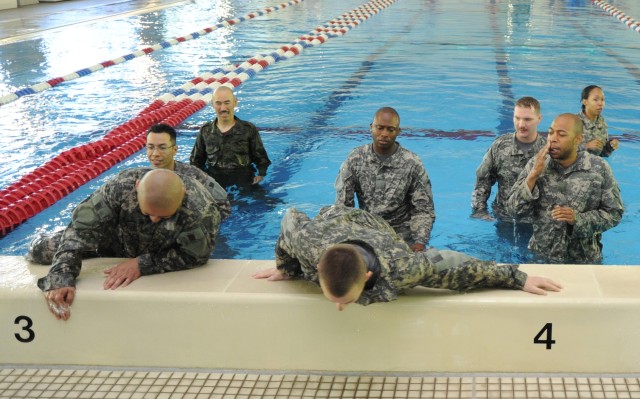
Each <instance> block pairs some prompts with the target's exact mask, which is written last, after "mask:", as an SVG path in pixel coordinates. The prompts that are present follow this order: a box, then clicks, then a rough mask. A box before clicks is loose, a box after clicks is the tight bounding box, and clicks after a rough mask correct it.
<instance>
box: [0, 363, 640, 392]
mask: <svg viewBox="0 0 640 399" xmlns="http://www.w3.org/2000/svg"><path fill="white" fill-rule="evenodd" d="M0 398H131V399H133V398H137V399H146V398H154V399H156V398H158V399H162V398H167V399H168V398H185V399H186V398H238V399H244V398H264V399H267V398H269V399H276V398H434V399H436V398H566V399H570V398H589V399H591V398H593V399H596V398H598V399H599V398H606V399H629V398H640V374H638V375H618V376H614V375H610V376H578V375H566V376H540V375H531V376H527V375H518V376H515V375H474V374H469V375H455V376H454V375H446V374H441V375H417V374H416V375H391V374H385V375H367V374H340V375H335V374H323V373H298V374H296V373H288V374H283V373H265V372H242V373H238V372H230V371H220V372H214V371H193V370H190V371H176V370H140V369H130V370H115V369H106V368H99V369H96V368H74V369H69V368H64V369H63V368H23V367H14V368H4V369H0Z"/></svg>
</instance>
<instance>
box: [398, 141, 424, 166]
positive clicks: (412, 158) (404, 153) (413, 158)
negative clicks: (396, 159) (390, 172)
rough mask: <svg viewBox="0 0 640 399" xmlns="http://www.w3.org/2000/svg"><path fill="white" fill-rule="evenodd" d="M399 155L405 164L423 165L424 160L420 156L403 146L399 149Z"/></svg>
mask: <svg viewBox="0 0 640 399" xmlns="http://www.w3.org/2000/svg"><path fill="white" fill-rule="evenodd" d="M398 155H399V156H400V158H401V159H402V160H403V161H404V162H412V163H414V164H420V165H422V159H421V158H420V156H419V155H418V154H416V153H415V152H413V151H411V150H409V149H407V148H405V147H403V146H400V147H399V148H398Z"/></svg>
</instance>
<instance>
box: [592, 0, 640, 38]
mask: <svg viewBox="0 0 640 399" xmlns="http://www.w3.org/2000/svg"><path fill="white" fill-rule="evenodd" d="M592 1H593V4H595V5H597V6H598V7H600V8H602V9H603V10H604V11H606V12H608V13H609V14H611V16H613V17H615V18H616V19H617V20H618V21H620V22H622V23H623V24H625V25H627V27H628V28H629V29H631V30H634V31H636V32H638V33H640V22H638V21H636V20H635V19H633V18H631V17H630V16H628V15H626V14H625V13H623V12H622V11H620V10H618V9H617V8H615V7H614V6H612V5H611V4H609V3H607V2H606V1H601V0H592Z"/></svg>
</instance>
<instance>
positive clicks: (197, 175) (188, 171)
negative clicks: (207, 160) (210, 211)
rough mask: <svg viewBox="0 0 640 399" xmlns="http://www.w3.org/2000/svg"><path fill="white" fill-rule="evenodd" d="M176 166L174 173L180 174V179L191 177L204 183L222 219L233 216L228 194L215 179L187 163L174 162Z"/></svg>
mask: <svg viewBox="0 0 640 399" xmlns="http://www.w3.org/2000/svg"><path fill="white" fill-rule="evenodd" d="M174 162H175V166H174V168H173V171H174V172H176V174H178V176H180V177H185V176H187V177H190V178H192V179H195V180H197V181H199V182H200V183H202V185H203V186H204V187H205V188H206V189H207V190H209V192H210V193H211V195H212V196H213V199H214V201H215V204H216V206H217V207H218V211H219V212H220V218H221V219H226V218H227V217H229V215H230V214H231V204H230V203H229V198H228V197H227V192H226V191H225V189H224V188H222V186H220V184H218V182H217V181H215V179H214V178H212V177H211V176H209V175H208V174H206V173H204V172H203V171H202V170H200V169H198V168H196V167H195V166H191V165H187V164H186V163H182V162H179V161H174Z"/></svg>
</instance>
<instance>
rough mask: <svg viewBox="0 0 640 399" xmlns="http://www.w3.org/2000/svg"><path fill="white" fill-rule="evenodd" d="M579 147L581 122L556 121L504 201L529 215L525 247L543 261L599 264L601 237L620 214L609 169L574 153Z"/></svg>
mask: <svg viewBox="0 0 640 399" xmlns="http://www.w3.org/2000/svg"><path fill="white" fill-rule="evenodd" d="M581 142H582V121H581V120H580V118H579V117H578V116H576V115H573V114H562V115H560V116H558V117H557V118H556V119H554V121H553V123H552V124H551V127H550V128H549V135H548V136H547V145H546V146H545V147H544V148H542V150H540V152H538V154H536V156H535V157H534V158H532V159H531V160H530V161H529V163H528V164H527V166H526V167H525V169H524V170H523V171H522V173H521V174H520V176H519V178H518V181H517V182H516V184H515V185H514V186H513V189H512V191H511V194H510V196H509V207H510V208H511V210H512V211H513V212H516V213H527V212H531V213H532V216H533V219H534V224H533V236H532V237H531V241H530V242H529V248H530V249H531V250H532V251H533V252H534V253H535V254H537V255H538V256H539V257H540V258H542V259H543V260H545V261H548V262H554V263H599V262H601V261H602V253H601V250H602V243H601V242H600V239H601V237H602V233H603V232H604V231H606V230H608V229H610V228H612V227H614V226H616V225H617V224H618V223H619V222H620V219H621V218H622V213H623V212H624V208H623V206H622V200H621V198H620V189H619V188H618V183H617V182H616V180H615V178H614V176H613V172H612V171H611V168H610V167H609V165H608V164H607V163H606V162H605V161H603V160H602V159H601V158H600V157H597V156H594V155H592V154H590V153H588V152H586V151H578V146H579V144H580V143H581Z"/></svg>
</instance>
